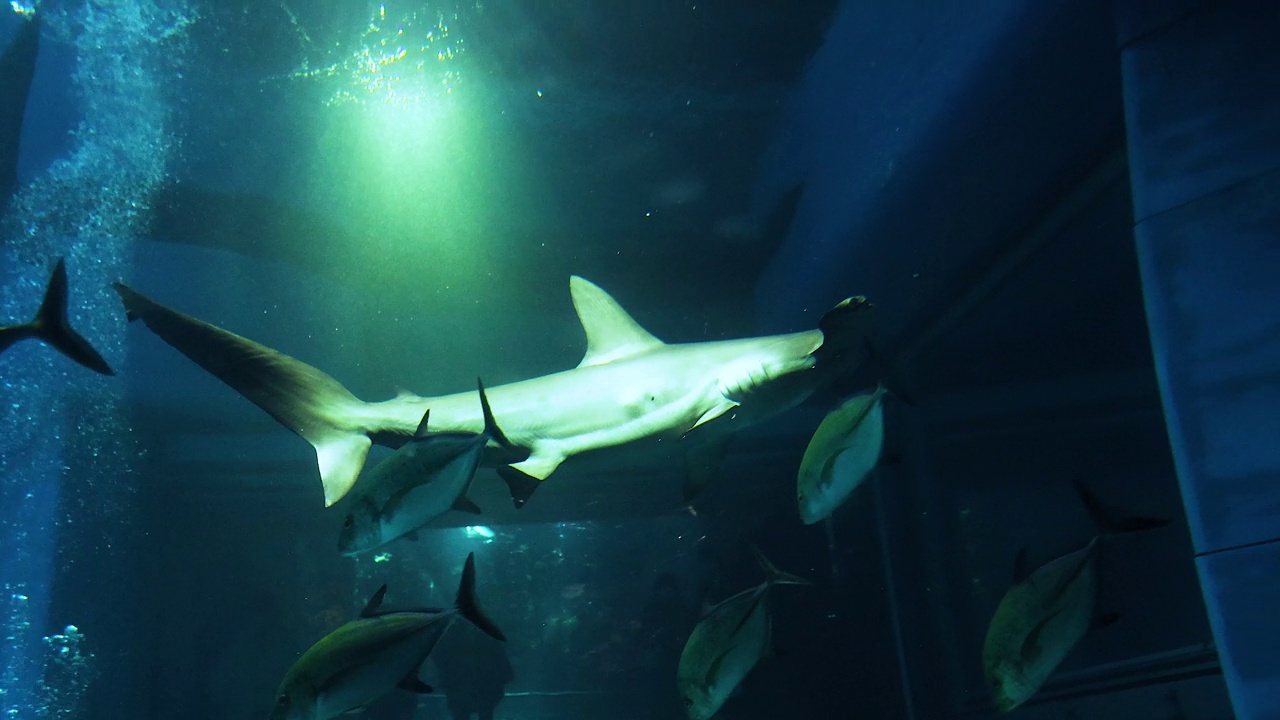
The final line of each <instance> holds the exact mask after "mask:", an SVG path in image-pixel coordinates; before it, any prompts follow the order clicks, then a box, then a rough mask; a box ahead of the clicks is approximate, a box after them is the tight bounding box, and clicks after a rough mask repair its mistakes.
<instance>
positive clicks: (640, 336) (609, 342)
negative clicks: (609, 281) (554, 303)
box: [569, 275, 663, 367]
mask: <svg viewBox="0 0 1280 720" xmlns="http://www.w3.org/2000/svg"><path fill="white" fill-rule="evenodd" d="M569 292H570V294H571V295H572V296H573V307H574V309H576V310H577V311H578V320H580V321H582V329H583V330H585V331H586V333H587V354H586V355H585V356H583V358H582V362H580V363H578V367H588V366H591V365H604V364H606V363H611V362H613V361H614V360H621V359H622V358H627V357H633V356H635V355H639V354H641V353H643V352H645V351H647V350H652V349H653V348H657V347H662V345H663V342H662V341H661V340H659V339H658V338H656V337H654V336H653V335H650V334H649V331H648V330H645V329H644V328H642V327H640V324H639V323H637V322H636V321H635V319H633V318H632V317H631V316H630V315H628V314H627V311H626V310H623V309H622V306H621V305H619V304H618V301H617V300H614V299H613V297H612V296H611V295H609V293H607V292H605V291H604V290H601V289H600V287H599V286H597V285H596V284H594V283H592V282H591V281H590V280H587V279H585V278H581V277H578V276H577V275H574V276H573V277H571V278H569Z"/></svg>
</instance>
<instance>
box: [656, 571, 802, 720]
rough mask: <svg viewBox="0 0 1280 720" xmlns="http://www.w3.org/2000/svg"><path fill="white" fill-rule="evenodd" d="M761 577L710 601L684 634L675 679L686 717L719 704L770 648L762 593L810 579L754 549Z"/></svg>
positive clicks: (696, 718)
mask: <svg viewBox="0 0 1280 720" xmlns="http://www.w3.org/2000/svg"><path fill="white" fill-rule="evenodd" d="M756 560H757V561H758V562H759V563H760V567H761V568H763V569H764V572H765V581H764V582H762V583H760V584H759V585H757V586H756V587H754V588H751V589H749V590H743V591H742V592H740V593H738V594H737V595H734V596H733V597H731V598H729V599H727V600H725V601H723V602H721V603H720V604H719V605H716V606H715V607H714V608H712V609H711V611H710V612H708V613H707V615H706V617H704V618H703V619H702V620H701V621H700V622H699V623H698V625H697V626H696V627H695V628H694V629H693V632H692V633H691V634H690V635H689V640H688V641H687V642H686V643H685V646H684V651H683V652H682V653H681V654H680V666H679V669H678V671H677V673H676V682H677V685H678V686H679V688H680V697H681V699H682V700H683V701H684V707H685V711H686V712H688V714H689V720H707V718H710V717H711V716H712V715H715V714H716V712H718V711H719V710H720V707H721V706H722V705H724V703H725V701H726V700H728V699H729V696H730V695H732V694H733V691H734V690H735V689H736V688H737V687H738V684H739V683H741V682H742V680H743V678H745V677H746V676H747V673H749V672H751V669H752V668H754V667H755V666H756V663H758V662H760V660H761V659H763V658H765V657H767V656H769V655H770V654H772V652H773V631H772V627H773V622H772V618H771V617H770V615H769V607H768V602H767V600H768V593H769V588H771V587H773V586H774V585H812V583H810V582H809V581H808V580H805V579H804V578H801V577H796V576H795V575H789V574H787V573H784V572H782V571H781V570H779V569H778V568H776V567H774V566H773V563H771V562H769V560H768V559H766V558H765V557H764V555H761V554H760V552H759V551H758V550H757V551H756Z"/></svg>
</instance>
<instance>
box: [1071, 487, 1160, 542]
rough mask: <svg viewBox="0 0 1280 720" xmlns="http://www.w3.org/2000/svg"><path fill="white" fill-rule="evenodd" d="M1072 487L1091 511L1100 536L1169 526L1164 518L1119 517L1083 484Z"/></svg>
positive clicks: (1091, 517) (1090, 515) (1090, 513)
mask: <svg viewBox="0 0 1280 720" xmlns="http://www.w3.org/2000/svg"><path fill="white" fill-rule="evenodd" d="M1072 485H1074V486H1075V490H1076V494H1077V495H1079V496H1080V501H1081V502H1083V503H1084V506H1085V509H1087V510H1088V511H1089V518H1090V519H1091V520H1093V524H1094V527H1096V528H1097V530H1098V534H1099V535H1120V534H1123V533H1133V532H1141V531H1143V530H1154V529H1156V528H1162V527H1164V526H1166V525H1168V524H1169V521H1168V520H1166V519H1163V518H1149V517H1120V516H1117V515H1116V514H1115V513H1114V512H1112V511H1111V510H1109V509H1108V508H1106V507H1105V506H1104V505H1103V504H1102V503H1101V502H1100V501H1099V500H1098V498H1097V496H1095V495H1094V494H1093V493H1092V492H1090V491H1089V488H1088V487H1086V486H1085V484H1084V483H1083V482H1080V481H1079V480H1073V481H1072Z"/></svg>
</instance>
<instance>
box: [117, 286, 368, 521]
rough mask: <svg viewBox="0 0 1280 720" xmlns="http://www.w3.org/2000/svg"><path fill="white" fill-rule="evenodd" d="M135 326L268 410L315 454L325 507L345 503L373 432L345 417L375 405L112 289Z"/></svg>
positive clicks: (218, 331)
mask: <svg viewBox="0 0 1280 720" xmlns="http://www.w3.org/2000/svg"><path fill="white" fill-rule="evenodd" d="M113 287H114V288H115V290H116V292H117V293H119V294H120V299H121V300H123V301H124V306H125V310H126V311H127V313H128V318H129V320H130V322H132V321H134V320H141V321H142V322H143V323H144V324H145V325H146V326H147V327H148V328H150V330H151V331H152V332H154V333H155V334H156V335H157V336H159V337H160V339H161V340H163V341H165V342H166V343H168V344H169V345H171V346H173V348H174V349H175V350H177V351H178V352H180V353H182V354H183V355H186V356H187V357H188V358H189V359H190V360H191V361H192V362H194V363H195V364H197V365H199V366H200V367H202V368H204V369H205V370H206V371H208V372H209V373H210V374H212V375H213V376H214V377H216V378H218V379H219V380H221V381H222V382H224V383H226V384H227V385H229V386H230V387H231V388H232V389H233V390H235V391H236V392H238V393H240V394H241V395H243V396H245V397H246V398H248V399H249V401H251V402H252V403H253V404H255V405H257V406H258V407H260V408H262V409H263V410H265V411H266V412H267V414H268V415H270V416H271V417H273V418H275V419H276V420H277V421H279V422H280V424H282V425H284V426H285V427H287V428H289V429H290V430H292V431H293V432H295V433H297V434H298V435H300V436H302V437H303V439H305V440H307V442H310V443H311V445H312V446H313V447H315V449H316V460H317V462H318V463H319V466H320V481H321V483H323V485H324V504H325V507H329V506H331V505H333V504H334V503H336V502H337V501H338V500H340V499H342V497H343V496H344V495H346V494H347V491H348V490H350V489H351V486H352V485H354V484H355V481H356V478H357V477H358V476H359V474H360V469H361V468H362V467H363V466H364V461H365V458H366V457H367V456H368V454H369V447H370V445H372V440H371V438H370V436H369V431H368V429H366V428H363V427H357V426H353V425H352V424H351V423H350V422H349V421H348V422H343V421H342V418H350V417H360V416H361V414H362V413H361V411H362V410H363V409H364V408H365V406H367V405H368V403H365V402H363V401H362V400H360V399H359V398H357V397H356V396H355V395H352V394H351V392H350V391H348V390H347V389H346V388H345V387H343V386H342V384H341V383H339V382H338V381H337V380H334V379H333V378H332V377H330V376H328V375H326V374H325V373H323V372H321V371H320V370H317V369H316V368H314V367H311V366H310V365H307V364H306V363H303V362H301V361H298V360H295V359H293V358H291V357H289V356H287V355H284V354H282V353H279V352H276V351H275V350H272V349H271V348H269V347H266V346H265V345H261V344H259V343H256V342H254V341H252V340H249V339H247V338H243V337H240V336H239V335H236V334H234V333H230V332H227V331H226V330H223V329H222V328H219V327H216V326H214V325H210V324H209V323H206V322H204V321H202V320H197V319H196V318H193V317H191V316H189V315H184V314H182V313H180V312H178V311H176V310H173V309H171V308H168V307H165V306H164V305H161V304H159V303H157V302H155V301H153V300H151V299H150V298H148V297H146V296H144V295H142V294H141V293H138V292H137V291H135V290H133V289H132V288H130V287H128V286H126V285H124V284H121V283H115V284H114V285H113Z"/></svg>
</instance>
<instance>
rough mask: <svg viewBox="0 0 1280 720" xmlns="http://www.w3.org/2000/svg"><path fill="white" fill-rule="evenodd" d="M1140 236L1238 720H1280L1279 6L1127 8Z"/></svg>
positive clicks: (1177, 444)
mask: <svg viewBox="0 0 1280 720" xmlns="http://www.w3.org/2000/svg"><path fill="white" fill-rule="evenodd" d="M1119 9H1120V12H1119V14H1118V19H1119V29H1120V37H1119V41H1120V45H1121V49H1122V52H1121V57H1122V64H1123V75H1124V78H1123V80H1124V96H1125V113H1126V121H1127V131H1128V142H1129V159H1130V165H1131V177H1132V183H1133V203H1134V217H1135V222H1136V227H1135V234H1136V239H1137V247H1138V255H1139V262H1140V264H1141V271H1142V280H1143V286H1144V294H1145V301H1146V306H1147V314H1148V324H1149V326H1150V331H1151V344H1152V349H1153V350H1154V353H1155V358H1156V370H1157V375H1158V378H1159V381H1160V388H1161V393H1162V397H1163V402H1164V409H1165V416H1166V420H1167V424H1168V432H1169V437H1170V440H1171V443H1172V446H1173V448H1174V455H1175V462H1176V464H1177V468H1178V475H1179V480H1180V483H1181V485H1182V493H1183V500H1184V503H1185V505H1186V510H1187V518H1188V522H1189V523H1190V524H1191V531H1192V537H1193V541H1194V545H1195V552H1196V564H1197V567H1198V569H1199V573H1200V581H1201V585H1202V587H1203V590H1204V594H1205V601H1206V605H1207V607H1208V610H1209V614H1210V620H1211V622H1212V625H1213V629H1214V635H1215V638H1216V640H1217V645H1218V651H1219V654H1220V656H1221V660H1222V666H1223V670H1224V674H1225V676H1226V680H1227V684H1228V687H1229V689H1230V691H1231V695H1232V702H1233V704H1234V706H1235V710H1236V714H1237V716H1238V717H1240V718H1275V717H1280V651H1277V648H1280V6H1277V5H1276V4H1274V3H1257V2H1249V1H1248V0H1244V1H1241V2H1215V3H1194V2H1166V3H1157V2H1141V1H1140V0H1122V2H1121V3H1120V5H1119Z"/></svg>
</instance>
